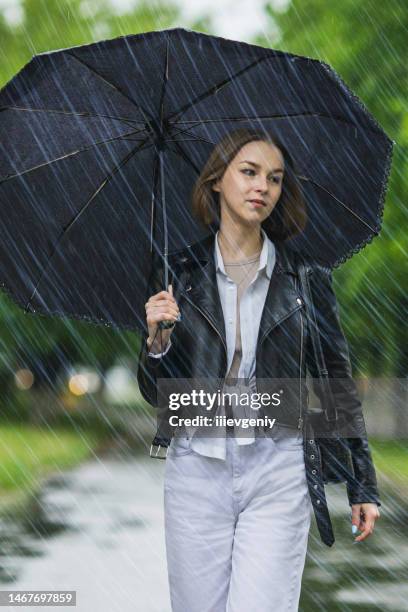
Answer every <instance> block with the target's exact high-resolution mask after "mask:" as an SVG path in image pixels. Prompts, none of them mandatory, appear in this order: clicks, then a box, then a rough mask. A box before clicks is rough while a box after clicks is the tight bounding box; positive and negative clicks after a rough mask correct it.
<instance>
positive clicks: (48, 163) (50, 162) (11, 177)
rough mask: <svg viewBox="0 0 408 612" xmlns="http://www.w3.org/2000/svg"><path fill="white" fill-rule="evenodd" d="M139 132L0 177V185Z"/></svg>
mask: <svg viewBox="0 0 408 612" xmlns="http://www.w3.org/2000/svg"><path fill="white" fill-rule="evenodd" d="M140 131H144V130H132V131H131V132H128V133H127V134H122V135H121V136H115V137H114V138H108V139H107V140H101V141H99V142H94V143H92V144H91V145H89V146H87V147H83V148H82V149H76V150H75V151H71V152H69V153H66V154H65V155H62V156H61V157H56V158H55V159H52V160H50V161H47V162H44V163H43V164H38V166H33V167H32V168H28V169H27V170H24V171H23V172H18V173H17V174H8V175H6V177H5V178H1V177H0V185H2V184H3V183H6V182H7V181H10V180H11V179H15V178H18V177H19V176H24V175H25V174H29V173H30V172H34V171H35V170H39V169H40V168H44V167H45V166H49V165H51V164H55V163H56V162H58V161H61V160H63V159H66V158H67V157H73V156H75V155H78V153H83V152H84V151H89V150H90V149H93V148H94V147H99V146H101V145H105V144H109V143H111V142H115V141H116V140H122V139H123V140H124V139H125V137H126V136H129V135H131V134H136V133H138V132H140Z"/></svg>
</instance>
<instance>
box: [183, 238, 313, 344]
mask: <svg viewBox="0 0 408 612" xmlns="http://www.w3.org/2000/svg"><path fill="white" fill-rule="evenodd" d="M214 240H215V235H214V234H210V235H209V236H206V237H205V238H204V239H203V240H200V241H199V242H196V243H194V244H193V245H189V246H188V247H187V249H184V250H183V251H182V253H180V254H179V256H178V258H177V259H179V261H180V262H182V263H183V265H184V264H186V263H187V262H190V263H193V267H192V271H191V274H190V279H189V282H188V285H187V286H186V287H185V288H184V290H183V291H182V294H183V295H185V297H186V298H187V299H188V300H189V301H190V302H191V304H192V305H193V306H194V307H195V308H198V309H199V310H201V311H202V313H203V314H204V316H206V317H207V318H208V319H209V320H210V322H211V323H212V325H213V326H214V327H215V328H216V329H217V331H218V334H219V335H220V336H221V338H222V340H223V342H224V345H225V347H226V346H227V342H226V331H225V323H224V315H223V311H222V305H221V300H220V296H219V293H218V285H217V277H216V263H215V248H214V246H215V245H214ZM274 246H275V256H276V262H275V266H274V268H273V271H272V274H271V277H270V281H269V287H268V292H267V295H266V299H265V305H264V309H263V311H262V316H261V321H260V327H259V335H258V342H259V340H260V339H262V338H263V336H264V335H265V334H266V333H268V332H269V331H270V330H271V329H272V328H273V327H275V326H276V325H278V324H279V323H280V322H282V321H283V320H284V319H286V318H287V317H288V316H289V315H290V314H292V313H293V312H295V311H296V310H298V309H299V308H301V307H302V306H301V304H299V302H298V301H297V298H298V297H299V293H298V291H297V290H296V288H295V284H294V277H296V276H297V272H296V264H295V259H294V252H293V251H292V250H291V249H289V248H288V247H287V246H286V245H285V244H284V243H283V242H278V241H275V242H274ZM187 265H188V263H187ZM257 344H258V343H257Z"/></svg>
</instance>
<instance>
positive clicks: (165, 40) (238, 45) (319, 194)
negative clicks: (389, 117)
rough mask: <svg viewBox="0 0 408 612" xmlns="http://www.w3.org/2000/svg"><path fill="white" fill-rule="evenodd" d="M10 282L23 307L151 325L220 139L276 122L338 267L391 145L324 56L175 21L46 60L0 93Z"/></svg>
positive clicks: (313, 253)
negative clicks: (156, 290)
mask: <svg viewBox="0 0 408 612" xmlns="http://www.w3.org/2000/svg"><path fill="white" fill-rule="evenodd" d="M0 110H1V113H0V205H1V212H2V214H1V219H0V228H1V230H0V260H1V279H0V281H1V284H2V286H3V288H4V289H5V290H6V291H8V292H9V293H10V295H11V296H12V297H13V299H14V300H15V301H17V303H18V304H20V305H21V306H22V307H23V308H24V309H25V310H26V311H31V312H39V313H42V314H46V315H49V314H57V315H60V316H64V315H65V316H69V317H74V318H81V319H86V320H89V321H94V322H97V323H106V324H113V325H115V326H119V327H120V328H130V329H134V328H136V327H138V328H139V329H141V330H142V329H143V324H144V319H145V308H144V303H145V300H146V292H147V279H148V273H149V267H150V265H151V260H152V256H153V254H158V255H160V256H161V257H162V258H163V259H164V263H165V268H164V269H165V278H164V287H165V288H167V282H168V277H167V274H168V270H167V254H168V253H169V252H172V251H174V250H178V249H180V248H182V247H183V246H185V245H187V244H191V243H193V242H196V241H197V240H200V239H202V238H204V237H205V236H206V235H208V233H209V231H210V230H209V229H208V228H205V227H203V226H200V225H199V224H198V222H197V221H196V220H195V218H194V217H192V215H191V213H190V202H191V192H192V188H193V185H194V182H195V180H196V178H197V176H198V174H199V172H200V170H201V168H202V166H203V164H204V162H205V161H206V160H207V158H208V156H209V154H210V152H211V151H212V149H213V147H214V145H215V144H216V143H217V142H218V141H219V140H220V139H221V138H222V136H223V135H225V133H226V132H229V131H231V130H233V129H234V128H237V127H247V128H263V129H264V130H265V131H268V129H269V130H273V132H274V134H276V135H277V136H279V137H280V139H281V140H282V141H283V142H285V145H286V148H287V149H288V150H289V152H290V153H291V155H292V157H293V159H294V161H295V164H296V166H297V168H298V170H299V171H298V175H297V176H298V179H299V180H300V182H301V184H302V187H303V192H304V195H305V199H306V202H307V209H308V210H307V212H308V224H307V226H306V228H305V230H304V232H303V233H302V234H301V235H299V236H297V237H296V238H294V239H292V240H291V241H290V242H291V246H292V247H293V248H294V249H296V250H300V251H302V252H303V253H304V254H305V255H306V256H307V257H308V258H309V259H311V260H319V261H321V262H322V263H324V264H325V265H327V266H330V267H335V266H338V265H339V264H340V263H342V262H344V261H345V260H346V259H347V258H348V257H350V256H351V255H352V254H353V253H355V252H357V251H358V250H359V249H361V248H362V247H363V246H364V245H366V244H367V243H368V242H370V241H371V240H372V238H373V237H374V236H375V235H376V234H378V233H379V231H380V228H381V217H382V212H383V206H384V199H385V193H386V186H387V179H388V175H389V171H390V165H391V156H392V148H393V141H392V140H391V139H390V138H389V137H388V136H387V135H386V134H385V132H384V131H383V130H382V128H381V127H380V126H379V124H378V123H377V122H376V120H375V119H374V118H373V117H372V115H370V113H369V112H368V111H367V109H366V108H365V107H364V105H363V104H362V102H361V101H360V100H359V99H358V98H357V96H355V95H354V94H353V93H352V92H351V91H350V90H349V89H348V87H347V86H346V85H345V84H344V83H343V81H342V80H341V79H340V78H339V76H338V75H337V74H336V73H335V71H334V70H333V69H332V68H331V67H330V66H328V65H327V64H325V63H324V62H321V61H318V60H313V59H310V58H307V57H302V56H298V55H293V54H290V53H284V52H282V51H276V50H274V49H267V48H263V47H259V46H255V45H249V44H246V43H242V42H237V41H232V40H226V39H224V38H219V37H216V36H209V35H207V34H203V33H201V32H194V31H191V30H185V29H183V28H175V29H170V30H162V31H158V32H148V33H144V34H139V35H134V36H123V37H119V38H116V39H113V40H107V41H102V42H98V43H94V44H90V45H83V46H78V47H72V48H69V49H62V50H59V51H54V52H49V53H42V54H39V55H37V56H34V57H33V58H32V59H31V61H30V62H29V63H28V64H27V65H26V66H25V67H24V68H23V69H22V70H21V71H20V72H19V73H18V74H17V75H16V76H15V77H14V78H13V79H12V80H11V81H10V82H9V83H8V84H7V85H6V86H5V87H4V88H3V89H2V90H1V92H0Z"/></svg>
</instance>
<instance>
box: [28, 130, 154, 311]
mask: <svg viewBox="0 0 408 612" xmlns="http://www.w3.org/2000/svg"><path fill="white" fill-rule="evenodd" d="M148 140H149V138H146V139H145V141H144V142H147V141H148ZM151 144H153V143H151ZM149 146H151V145H149ZM142 147H143V144H141V145H140V146H139V145H138V146H137V147H134V148H133V149H132V150H131V151H129V153H127V155H125V157H124V158H123V159H122V160H121V161H120V162H119V163H118V164H117V165H116V166H115V167H114V168H113V170H111V171H110V172H109V173H108V174H107V175H106V177H105V178H104V179H103V181H102V182H101V183H100V185H99V186H98V188H97V189H96V190H95V191H94V193H93V194H92V195H91V197H90V198H89V199H88V200H87V202H86V203H85V204H84V205H83V207H82V208H81V210H79V211H78V212H77V213H76V215H75V216H74V217H73V218H72V219H71V221H70V222H69V223H68V224H67V225H66V226H65V227H64V229H63V230H62V232H61V233H60V235H59V237H58V238H57V241H56V242H55V244H54V246H53V249H52V252H51V254H50V256H49V257H48V259H47V263H46V264H45V266H44V268H43V269H42V271H41V274H40V277H39V279H38V281H37V283H36V285H35V287H34V290H33V292H32V294H31V296H30V298H29V300H28V302H27V304H26V306H25V308H24V310H25V311H26V312H28V311H29V308H30V304H31V302H32V300H33V298H34V296H35V294H36V292H37V290H38V287H39V285H40V283H41V281H42V279H43V276H44V274H45V272H46V270H47V269H48V268H49V266H50V264H51V261H52V259H53V258H54V255H55V253H56V252H57V248H58V246H59V244H60V243H61V241H62V240H63V239H64V238H65V237H66V235H67V234H68V232H69V231H70V230H71V229H72V227H73V226H74V224H75V223H76V221H77V220H78V219H79V217H80V216H81V215H82V214H83V213H84V212H85V210H87V208H88V207H89V206H90V204H91V202H92V201H93V200H94V199H95V197H96V196H97V195H98V193H100V192H101V191H102V189H103V188H104V187H105V186H106V185H107V183H108V182H109V181H110V180H111V179H112V177H113V176H114V175H115V174H116V173H117V172H118V170H119V169H120V168H121V167H122V166H124V165H125V164H126V163H127V162H128V161H129V160H130V159H131V158H132V157H133V156H134V155H135V154H136V153H137V152H138V151H140V150H141V149H142Z"/></svg>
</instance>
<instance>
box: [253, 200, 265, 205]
mask: <svg viewBox="0 0 408 612" xmlns="http://www.w3.org/2000/svg"><path fill="white" fill-rule="evenodd" d="M249 201H250V202H254V203H255V204H262V206H266V204H265V202H264V201H263V200H249Z"/></svg>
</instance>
